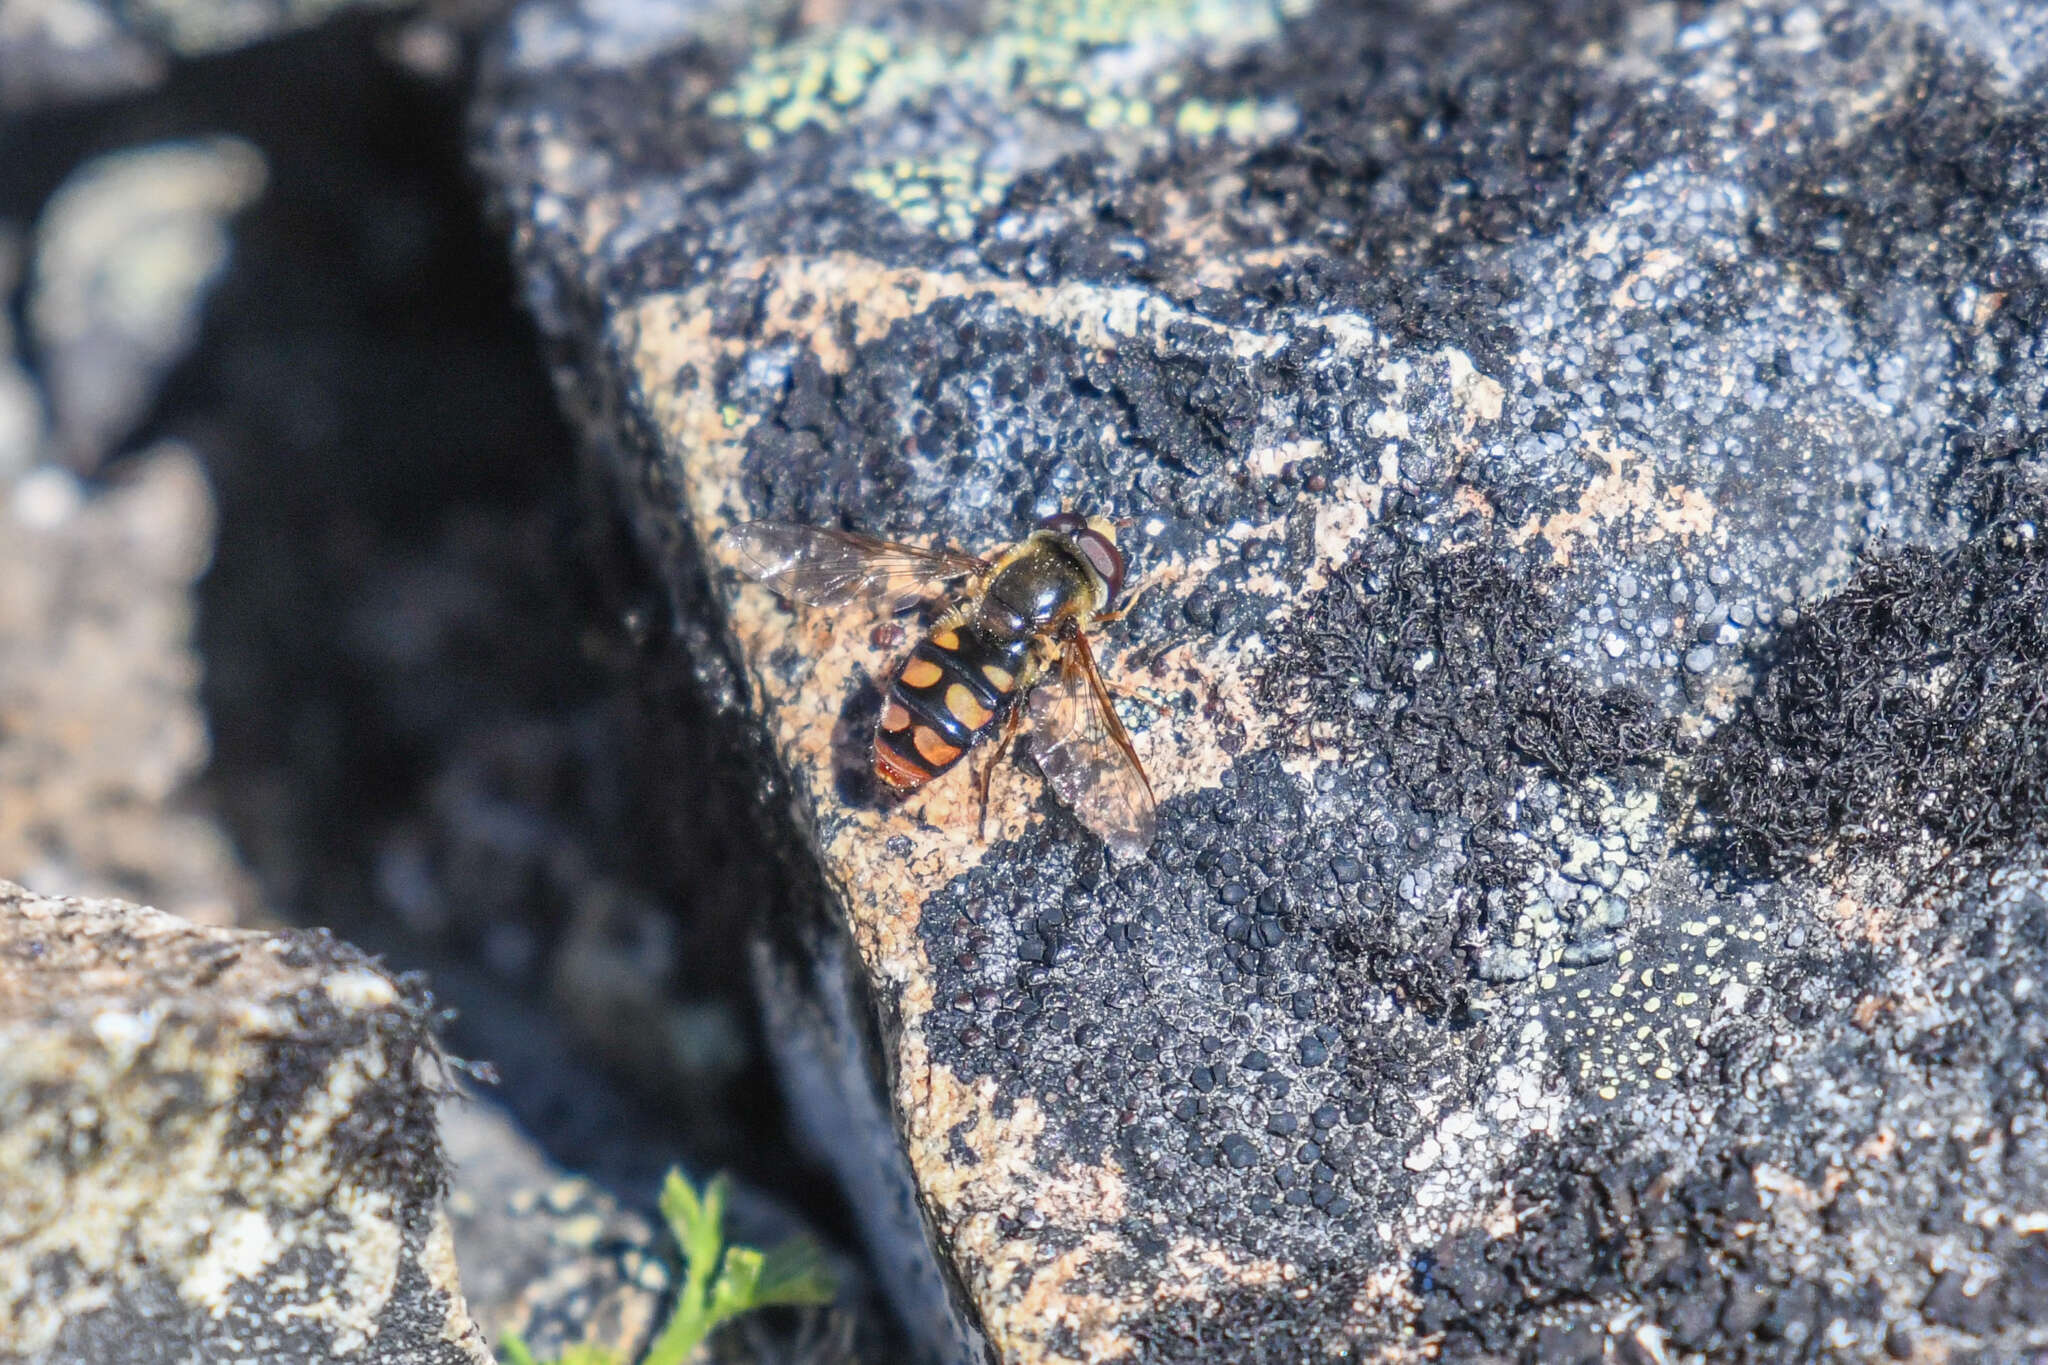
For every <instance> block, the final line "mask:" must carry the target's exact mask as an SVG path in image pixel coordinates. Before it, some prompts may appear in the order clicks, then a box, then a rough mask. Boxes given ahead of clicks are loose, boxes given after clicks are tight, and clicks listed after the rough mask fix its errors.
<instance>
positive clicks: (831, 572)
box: [725, 521, 988, 612]
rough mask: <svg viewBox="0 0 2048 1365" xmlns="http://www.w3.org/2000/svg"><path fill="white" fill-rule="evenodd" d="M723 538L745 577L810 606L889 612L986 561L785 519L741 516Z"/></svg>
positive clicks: (911, 603)
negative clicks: (858, 605) (856, 605)
mask: <svg viewBox="0 0 2048 1365" xmlns="http://www.w3.org/2000/svg"><path fill="white" fill-rule="evenodd" d="M725 541H726V543H727V544H728V545H730V546H731V547H732V549H733V553H734V554H736V555H737V556H738V557H739V568H740V571H741V572H742V573H744V574H746V575H747V577H749V578H752V579H756V580H758V581H760V582H762V583H765V584H767V585H768V586H769V587H771V588H773V589H774V590H775V591H776V592H779V593H781V594H782V595H783V596H784V597H787V598H789V599H791V600H792V601H796V602H802V603H803V604H804V605H806V606H812V607H839V606H845V605H846V604H847V603H850V602H858V603H861V604H863V605H866V606H870V607H873V608H875V609H876V610H878V611H885V612H897V611H901V610H903V609H904V608H905V607H909V606H912V605H914V604H915V603H917V602H919V601H921V600H923V599H924V598H926V597H929V596H931V595H932V593H933V592H934V591H935V590H936V589H937V588H938V587H939V585H941V584H942V583H944V582H945V581H946V580H947V579H951V578H965V577H967V576H968V575H969V574H975V573H979V572H981V571H982V570H983V569H985V568H987V567H988V563H987V561H986V560H981V559H977V558H975V557H974V556H973V555H965V554H961V553H959V552H958V551H956V550H926V549H921V548H919V547H918V546H916V545H902V544H898V543H897V542H895V541H892V540H876V539H875V538H874V537H872V536H862V535H855V534H854V533H853V532H851V531H835V530H830V529H828V528H826V527H823V526H802V525H798V524H797V523H795V522H788V521H749V522H742V523H741V524H740V525H738V526H735V527H733V528H732V529H731V530H729V531H727V532H726V534H725Z"/></svg>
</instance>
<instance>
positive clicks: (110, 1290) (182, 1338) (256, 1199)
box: [0, 885, 491, 1365]
mask: <svg viewBox="0 0 2048 1365" xmlns="http://www.w3.org/2000/svg"><path fill="white" fill-rule="evenodd" d="M0 962H4V963H5V964H6V965H5V966H4V967H0V1032H4V1034H5V1042H6V1045H5V1047H4V1048H0V1072H4V1076H0V1107H4V1110H5V1113H4V1121H0V1148H4V1151H0V1171H4V1172H5V1174H4V1176H0V1217H4V1219H5V1222H6V1225H7V1227H8V1229H9V1233H8V1237H7V1242H6V1247H5V1249H4V1251H0V1284H4V1285H6V1286H7V1289H6V1291H5V1294H6V1302H5V1305H4V1311H0V1355H5V1356H7V1357H8V1358H10V1359H32V1360H41V1361H81V1362H82V1361H93V1362H98V1363H105V1365H114V1363H115V1362H123V1361H142V1360H158V1359H162V1358H164V1356H165V1355H166V1353H168V1354H170V1355H173V1356H178V1357H181V1358H191V1359H227V1358H230V1357H232V1358H235V1359H248V1360H306V1359H315V1358H318V1359H338V1360H348V1361H366V1362H367V1361H415V1362H426V1361H432V1362H448V1363H449V1365H455V1362H465V1363H466V1365H482V1362H487V1361H489V1360H490V1358H491V1357H490V1354H489V1352H488V1351H486V1350H485V1349H484V1344H483V1341H482V1339H481V1337H480V1335H479V1334H478V1332H477V1330H476V1328H475V1326H474V1324H472V1323H471V1322H470V1320H469V1316H468V1313H467V1310H466V1309H465V1308H464V1306H463V1300H462V1294H461V1290H460V1288H459V1286H458V1285H457V1283H456V1274H455V1263H454V1255H453V1243H452V1238H451V1234H450V1229H449V1224H448V1220H447V1217H446V1214H445V1213H444V1212H443V1211H442V1209H441V1194H442V1189H443V1186H444V1184H445V1182H446V1179H447V1167H446V1163H445V1160H444V1158H443V1156H442V1153H441V1148H440V1143H439V1140H438V1138H437V1136H436V1132H435V1126H434V1114H435V1104H436V1101H437V1099H438V1096H439V1094H440V1092H441V1090H442V1089H443V1086H444V1082H443V1079H442V1076H441V1066H442V1062H441V1057H440V1054H439V1052H438V1050H437V1048H436V1047H435V1044H434V1041H433V1036H432V1032H431V1019H432V1009H431V1006H430V1002H429V1001H427V1000H426V999H425V997H424V996H423V995H422V994H421V993H420V992H419V990H418V989H417V987H416V986H414V985H411V984H408V983H407V982H405V981H402V980H393V979H392V978H391V977H389V976H387V975H385V974H384V973H383V972H381V971H379V970H378V969H377V968H376V967H375V966H374V965H373V964H372V963H371V962H370V961H369V960H368V959H367V958H365V957H363V956H362V955H361V954H360V953H357V952H356V951H354V950H353V949H350V948H348V947H346V946H344V945H342V944H340V943H338V942H336V941H334V940H332V939H330V938H327V937H326V936H324V935H320V934H283V935H265V934H257V933H251V932H246V931H234V930H224V929H212V928H203V927H199V926H195V925H191V924H187V923H186V922H184V921H182V920H179V919H177V918H175V917H173V916H170V915H165V914H160V913H158V912H156V911H153V910H143V909H138V908H136V907H133V906H129V905H124V904H120V903H117V902H111V901H78V900H47V899H43V898H40V897H37V896H35V895H33V894H31V893H29V892H26V891H23V890H22V889H21V888H19V887H15V886H11V885H7V886H0Z"/></svg>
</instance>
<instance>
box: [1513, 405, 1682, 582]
mask: <svg viewBox="0 0 2048 1365" xmlns="http://www.w3.org/2000/svg"><path fill="white" fill-rule="evenodd" d="M1588 453H1589V454H1591V455H1592V456H1593V457H1594V458H1595V459H1598V460H1599V461H1600V462H1601V463H1603V464H1605V465H1606V466H1607V469H1606V472H1604V473H1601V474H1597V475H1595V476H1594V478H1593V481H1592V482H1591V483H1590V484H1588V485H1587V486H1586V488H1585V490H1584V491H1583V492H1581V493H1580V494H1579V502H1578V506H1576V507H1574V508H1572V509H1570V510H1568V511H1563V512H1558V513H1555V514H1554V515H1552V516H1549V517H1535V516H1532V517H1530V518H1529V520H1528V521H1526V522H1524V523H1523V524H1522V525H1521V526H1519V527H1517V528H1516V529H1515V530H1514V531H1512V532H1510V539H1511V540H1512V541H1513V543H1514V544H1516V545H1518V546H1519V545H1523V544H1526V543H1527V542H1528V541H1530V540H1531V539H1533V538H1535V537H1537V536H1541V537H1543V539H1544V540H1545V541H1547V542H1549V545H1550V551H1551V555H1552V557H1553V558H1555V559H1556V561H1557V562H1558V563H1559V564H1569V563H1571V559H1572V555H1573V553H1574V552H1575V550H1576V549H1577V546H1578V543H1579V542H1580V541H1581V540H1591V539H1594V538H1595V537H1598V536H1600V535H1603V534H1605V533H1606V532H1607V530H1608V528H1610V527H1615V528H1618V529H1619V531H1620V533H1621V534H1622V535H1624V536H1626V537H1628V538H1629V539H1630V540H1632V541H1633V542H1634V543H1636V544H1641V545H1649V544H1654V543H1656V542H1658V541H1661V540H1667V539H1670V538H1672V537H1677V538H1678V539H1681V540H1691V539H1694V538H1696V537H1700V536H1706V535H1716V536H1718V535H1720V534H1721V533H1722V532H1721V528H1719V527H1718V526H1717V525H1716V521H1715V517H1714V507H1713V504H1712V503H1711V502H1709V501H1708V500H1707V497H1706V495H1705V494H1703V493H1701V492H1700V491H1699V490H1698V489H1695V488H1687V487H1685V486H1683V485H1681V484H1671V485H1668V486H1666V487H1663V488H1661V489H1660V488H1659V487H1658V483H1657V475H1656V471H1655V470H1654V469H1652V468H1651V466H1650V462H1649V461H1648V460H1646V459H1645V458H1644V457H1643V456H1642V454H1641V452H1639V451H1635V450H1631V449H1629V448H1628V447H1627V446H1624V445H1621V444H1620V443H1619V442H1616V441H1613V440H1611V439H1610V438H1609V437H1608V436H1607V434H1606V433H1604V432H1595V433H1594V434H1593V437H1592V440H1591V441H1590V443H1589V452H1588Z"/></svg>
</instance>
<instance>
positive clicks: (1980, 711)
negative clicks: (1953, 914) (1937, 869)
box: [1695, 488, 2048, 876]
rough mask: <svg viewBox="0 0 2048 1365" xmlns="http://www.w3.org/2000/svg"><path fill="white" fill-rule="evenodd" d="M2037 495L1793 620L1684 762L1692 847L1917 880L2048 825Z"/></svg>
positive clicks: (1883, 562) (1730, 856)
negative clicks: (1749, 686) (1726, 714)
mask: <svg viewBox="0 0 2048 1365" xmlns="http://www.w3.org/2000/svg"><path fill="white" fill-rule="evenodd" d="M2044 515H2048V494H2044V493H2043V492H2042V491H2041V490H2039V489H2038V488H2036V489H2033V490H2030V491H2022V492H2020V493H2019V494H2018V495H2017V496H2014V497H2010V498H2008V499H2007V500H2006V503H2005V505H2004V506H2003V507H2002V508H2001V509H2000V510H1999V512H1998V513H1997V515H1995V516H1993V517H1992V518H1991V519H1990V521H1989V524H1988V525H1987V526H1986V527H1985V529H1984V530H1983V531H1982V533H1981V534H1979V535H1978V536H1976V537H1974V538H1973V539H1971V540H1970V541H1968V542H1967V543H1965V544H1964V545H1962V546H1961V547H1960V548H1958V549H1956V550H1955V551H1953V552H1951V553H1948V554H1940V555H1938V554H1934V553H1932V552H1930V551H1927V550H1924V549H1911V548H1909V549H1900V550H1894V551H1890V552H1887V553H1881V554H1879V555H1877V556H1875V557H1874V558H1872V559H1871V560H1870V562H1868V563H1867V564H1865V565H1864V567H1863V568H1861V569H1859V570H1858V571H1857V572H1856V574H1855V576H1854V577H1852V578H1851V579H1850V580H1849V583H1848V585H1847V586H1846V587H1845V588H1843V589H1842V591H1841V592H1839V593H1837V594H1836V595H1835V596H1833V597H1831V598H1829V599H1828V600H1827V601H1825V602H1822V603H1820V604H1818V605H1816V606H1814V607H1812V608H1809V609H1808V610H1807V611H1806V612H1805V613H1803V614H1802V616H1801V617H1800V620H1799V621H1798V623H1797V624H1796V625H1794V626H1792V627H1791V628H1790V629H1788V630H1787V631H1786V632H1785V634H1784V637H1783V638H1782V640H1781V641H1780V643H1779V646H1778V648H1777V649H1776V650H1775V651H1774V652H1773V654H1772V657H1771V658H1770V660H1769V662H1768V663H1767V665H1766V669H1765V672H1764V674H1763V677H1762V679H1761V681H1760V682H1759V684H1758V686H1757V689H1756V691H1755V693H1754V695H1752V696H1751V697H1749V698H1747V699H1746V700H1745V701H1744V702H1743V705H1742V709H1741V711H1740V713H1739V714H1738V715H1737V717H1736V718H1735V719H1734V720H1733V721H1732V722H1731V723H1730V724H1729V725H1727V726H1726V727H1725V728H1723V729H1722V730H1721V731H1720V732H1719V733H1718V734H1717V735H1716V736H1715V737H1714V739H1713V740H1712V741H1710V742H1709V744H1708V745H1707V747H1706V749H1705V751H1704V752H1703V753H1702V754H1701V756H1700V759H1699V764H1698V767H1697V769H1696V781H1697V785H1698V792H1699V806H1700V810H1701V812H1702V813H1703V815H1704V816H1705V817H1706V827H1705V828H1704V829H1699V830H1696V831H1695V835H1696V838H1697V840H1698V843H1699V846H1700V847H1701V848H1702V850H1704V851H1706V852H1707V853H1709V854H1710V855H1712V856H1714V857H1716V858H1718V859H1720V860H1721V861H1724V862H1725V863H1726V864H1727V865H1728V866H1730V867H1731V868H1732V869H1733V870H1734V871H1736V872H1737V873H1738V874H1740V875H1744V876H1770V875H1775V874H1778V873H1780V872H1782V871H1784V870H1786V869H1787V868H1790V867H1792V866H1795V865H1797V864H1798V863H1800V862H1802V861H1804V860H1806V859H1809V858H1815V857H1817V858H1818V859H1819V860H1820V861H1821V862H1823V863H1824V864H1826V865H1828V866H1830V867H1832V868H1836V869H1839V868H1842V867H1844V866H1846V865H1848V864H1850V863H1851V862H1854V861H1856V860H1860V859H1864V858H1870V857H1880V858H1888V857H1896V856H1900V855H1906V856H1908V857H1909V858H1910V859H1911V860H1912V861H1913V862H1917V863H1919V864H1920V865H1921V867H1922V868H1923V869H1924V870H1931V869H1932V868H1933V867H1934V866H1938V865H1941V864H1947V863H1952V862H1954V861H1956V860H1958V859H1968V858H1974V857H1978V856H1981V855H1984V854H1989V853H1994V852H1997V851H1999V850H2003V849H2009V848H2011V847H2012V846H2013V845H2014V844H2015V843H2017V842H2018V841H2019V840H2020V839H2022V838H2023V837H2025V836H2027V835H2028V834H2030V833H2035V832H2038V831H2039V830H2041V829H2042V828H2043V822H2044V820H2048V539H2044V521H2043V518H2044Z"/></svg>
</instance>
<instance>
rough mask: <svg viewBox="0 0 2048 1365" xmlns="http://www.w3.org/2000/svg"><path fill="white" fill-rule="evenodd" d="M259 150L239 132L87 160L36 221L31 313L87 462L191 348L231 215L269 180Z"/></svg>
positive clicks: (54, 391) (50, 378)
mask: <svg viewBox="0 0 2048 1365" xmlns="http://www.w3.org/2000/svg"><path fill="white" fill-rule="evenodd" d="M263 179H264V165H263V157H262V154H261V153H259V152H258V151H257V150H256V149H255V148H254V147H253V146H251V145H249V144H248V143H245V142H242V141H239V140H237V139H234V138H211V139H204V140H200V141H194V142H188V143H165V144H162V145H159V146H155V147H143V148H136V149H133V150H129V151H124V152H115V153H111V154H109V155H107V156H103V157H100V158H97V159H96V160H93V161H90V162H88V163H86V164H85V165H84V166H82V167H81V168H79V169H78V170H76V171H74V172H72V174H71V176H70V178H69V179H67V180H66V181H65V183H64V185H63V186H62V187H61V188H59V189H58V191H57V193H56V194H54V195H52V196H51V198H50V202H49V203H48V205H47V206H46V207H45V208H44V210H43V215H42V219H41V221H40V222H39V223H38V224H37V226H36V255H35V282H34V292H33V296H32V297H31V300H30V304H29V319H30V325H31V326H32V328H33V329H34V333H35V341H36V345H37V348H38V350H39V352H40V353H41V356H42V361H43V368H44V371H45V376H46V381H45V382H46V384H47V387H48V390H49V397H50V407H51V416H52V419H53V425H54V428H55V430H54V432H53V435H54V437H55V439H56V442H57V444H58V447H59V449H60V450H61V451H62V453H63V456H64V458H65V459H66V461H67V462H69V463H70V465H71V466H72V467H73V468H74V469H77V470H80V471H81V472H85V473H90V472H91V471H92V470H94V469H96V468H97V467H98V466H99V463H100V461H102V460H103V459H105V458H106V457H107V456H108V455H110V454H112V453H113V451H114V449H115V448H116V446H117V445H118V444H119V443H120V441H121V440H122V439H123V438H124V437H126V436H127V435H128V433H129V432H130V431H131V430H133V429H134V426H135V424H136V423H137V422H138V421H139V420H141V418H142V416H143V414H144V413H145V411H147V409H148V406H149V403H150V400H151V399H152V398H153V397H154V396H155V394H156V389H157V385H158V383H159V382H160V381H161V380H162V379H163V377H164V375H165V373H166V372H168V371H169V369H170V367H171V366H172V365H174V364H175V363H177V361H178V360H180V359H182V358H183V356H184V355H185V353H186V351H187V350H189V349H190V347H191V345H192V342H193V340H194V339H195V337H196V336H197V333H198V330H199V319H200V307H201V305H202V304H203V303H204V301H205V298H206V293H207V290H208V288H209V287H210V286H211V285H212V284H213V283H214V282H215V280H216V279H217V278H218V277H219V275H220V272H221V270H222V269H223V268H224V267H225V266H226V264H227V258H228V235H227V224H228V220H229V219H231V218H232V217H234V215H235V214H237V213H239V212H240V211H241V210H242V209H244V208H246V207H248V205H249V204H250V203H251V202H252V201H253V200H254V199H255V198H256V196H257V195H258V194H260V193H261V192H262V189H263Z"/></svg>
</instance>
